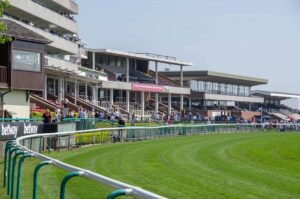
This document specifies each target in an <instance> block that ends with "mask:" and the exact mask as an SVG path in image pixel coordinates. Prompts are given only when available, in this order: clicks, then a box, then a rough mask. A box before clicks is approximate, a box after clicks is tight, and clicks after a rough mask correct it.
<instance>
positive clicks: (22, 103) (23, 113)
mask: <svg viewBox="0 0 300 199" xmlns="http://www.w3.org/2000/svg"><path fill="white" fill-rule="evenodd" d="M1 92H4V91H3V90H2V91H1ZM3 102H4V106H3V108H4V110H7V111H8V112H10V113H11V114H12V117H13V118H29V117H30V103H29V101H27V102H26V91H22V90H13V91H12V92H10V93H8V94H6V95H5V96H4V100H3Z"/></svg>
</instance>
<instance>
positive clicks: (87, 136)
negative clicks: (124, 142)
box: [75, 131, 110, 145]
mask: <svg viewBox="0 0 300 199" xmlns="http://www.w3.org/2000/svg"><path fill="white" fill-rule="evenodd" d="M109 135H110V132H109V131H98V132H92V133H78V134H75V137H76V145H86V144H94V143H95V144H97V143H105V142H109V141H110V137H109Z"/></svg>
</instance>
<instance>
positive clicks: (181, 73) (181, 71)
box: [180, 65, 183, 111]
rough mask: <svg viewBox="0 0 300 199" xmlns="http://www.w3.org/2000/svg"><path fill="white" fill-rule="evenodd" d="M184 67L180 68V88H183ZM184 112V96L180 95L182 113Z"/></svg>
mask: <svg viewBox="0 0 300 199" xmlns="http://www.w3.org/2000/svg"><path fill="white" fill-rule="evenodd" d="M182 68H183V66H182V65H181V66H180V87H181V88H182V87H183V70H182ZM182 110H183V95H180V111H182Z"/></svg>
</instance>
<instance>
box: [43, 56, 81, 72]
mask: <svg viewBox="0 0 300 199" xmlns="http://www.w3.org/2000/svg"><path fill="white" fill-rule="evenodd" d="M45 66H50V67H53V68H59V69H62V70H67V71H73V72H75V73H76V72H78V65H77V64H75V63H72V62H70V61H67V60H64V59H60V58H57V57H52V56H50V55H45Z"/></svg>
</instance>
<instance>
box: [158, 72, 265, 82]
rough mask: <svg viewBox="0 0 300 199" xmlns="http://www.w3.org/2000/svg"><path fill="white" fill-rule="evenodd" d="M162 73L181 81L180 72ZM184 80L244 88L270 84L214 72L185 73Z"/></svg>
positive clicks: (246, 77)
mask: <svg viewBox="0 0 300 199" xmlns="http://www.w3.org/2000/svg"><path fill="white" fill-rule="evenodd" d="M160 73H161V74H163V75H165V76H167V77H170V78H172V79H174V80H179V78H180V72H179V71H167V72H166V71H161V72H160ZM183 79H184V80H199V81H207V82H216V83H224V84H235V85H244V86H257V85H262V84H267V83H268V80H267V79H261V78H256V77H248V76H241V75H234V74H228V73H220V72H214V71H183Z"/></svg>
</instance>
